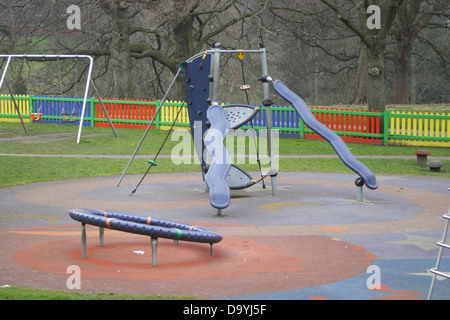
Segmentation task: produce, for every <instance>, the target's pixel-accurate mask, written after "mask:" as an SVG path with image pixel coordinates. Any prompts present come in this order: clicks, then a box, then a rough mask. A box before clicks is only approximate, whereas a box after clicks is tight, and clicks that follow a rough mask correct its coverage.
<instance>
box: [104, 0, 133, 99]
mask: <svg viewBox="0 0 450 320" xmlns="http://www.w3.org/2000/svg"><path fill="white" fill-rule="evenodd" d="M109 12H110V15H111V18H112V22H111V31H112V32H111V33H112V38H111V45H110V53H111V67H112V72H113V95H114V97H116V98H132V97H133V96H134V92H133V91H134V90H133V81H132V60H131V56H130V35H131V26H130V17H129V15H128V10H127V7H126V6H125V5H123V3H121V2H119V1H114V7H113V8H112V10H110V11H109Z"/></svg>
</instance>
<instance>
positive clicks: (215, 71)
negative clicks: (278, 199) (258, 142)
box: [117, 44, 278, 196]
mask: <svg viewBox="0 0 450 320" xmlns="http://www.w3.org/2000/svg"><path fill="white" fill-rule="evenodd" d="M223 53H236V54H237V53H256V54H260V56H261V72H262V76H261V82H262V83H263V95H264V101H270V87H269V82H268V79H270V77H269V76H268V69H267V51H266V48H265V47H264V46H263V45H261V46H260V49H256V50H224V49H220V44H218V45H215V46H214V48H212V49H210V50H207V51H203V52H200V53H198V54H196V55H194V56H192V57H190V58H189V59H187V60H186V61H184V62H183V63H181V64H180V67H179V69H178V71H177V72H176V74H175V76H174V77H173V79H172V82H171V83H170V85H169V87H168V89H167V91H166V93H165V95H164V97H163V98H162V99H161V102H160V105H159V107H158V108H157V110H156V112H155V114H154V116H153V118H152V119H151V121H150V123H149V124H148V126H147V129H146V130H145V132H144V134H143V136H142V138H141V140H140V141H139V143H138V145H137V147H136V149H135V151H134V153H133V155H132V156H131V158H130V160H129V161H128V164H127V166H126V167H125V169H124V171H123V173H122V175H121V177H120V178H119V181H118V183H117V187H119V186H120V184H121V183H122V180H123V178H124V177H125V175H126V174H127V172H128V169H129V168H130V166H131V163H132V162H133V160H134V158H135V157H136V155H137V153H138V151H139V149H140V147H141V146H142V143H143V142H144V140H145V138H146V136H147V134H148V132H149V129H150V128H151V126H152V125H153V123H154V121H155V119H156V117H157V116H158V114H159V112H160V111H161V108H162V106H163V105H164V103H165V102H166V99H167V97H168V94H169V92H170V90H171V89H172V87H173V85H174V84H175V81H176V79H177V78H178V76H179V75H180V73H181V71H182V70H183V69H184V67H185V66H186V65H187V64H189V63H191V62H193V61H195V60H196V59H198V58H200V57H203V58H204V57H206V56H207V55H210V56H211V77H212V82H213V85H212V86H210V96H209V97H210V98H211V99H213V100H218V98H219V81H218V79H219V75H220V72H219V71H220V55H221V54H223ZM270 106H271V105H270V104H267V105H265V107H266V128H267V131H268V139H267V140H268V151H269V160H270V172H269V176H270V178H271V186H272V195H274V196H275V195H276V194H277V187H276V175H277V171H278V169H277V168H276V166H275V155H274V152H273V135H272V112H271V108H270ZM156 158H157V156H156V157H155V159H153V161H156ZM149 168H151V166H150V167H149ZM147 172H148V171H147ZM144 177H145V175H144ZM141 181H142V180H141ZM139 184H140V182H139ZM138 186H139V185H138ZM136 189H137V187H136ZM136 189H135V190H136ZM135 190H133V193H134V192H135Z"/></svg>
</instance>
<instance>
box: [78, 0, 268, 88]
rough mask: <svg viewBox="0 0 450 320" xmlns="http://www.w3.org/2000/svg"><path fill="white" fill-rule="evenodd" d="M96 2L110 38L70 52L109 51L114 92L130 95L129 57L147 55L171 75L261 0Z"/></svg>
mask: <svg viewBox="0 0 450 320" xmlns="http://www.w3.org/2000/svg"><path fill="white" fill-rule="evenodd" d="M98 6H99V8H101V9H102V10H103V12H105V13H106V14H107V16H108V17H109V19H110V30H108V31H107V32H108V33H109V34H110V35H109V41H108V42H107V44H106V43H105V46H104V47H102V48H92V47H87V48H86V47H85V48H76V49H75V50H73V52H78V53H80V52H82V53H87V54H91V55H94V56H108V57H109V59H110V60H109V67H110V68H112V73H113V86H114V90H113V94H114V95H115V96H117V97H131V96H133V84H132V81H131V80H132V75H131V74H130V72H131V70H132V67H131V66H132V61H133V59H144V58H149V59H151V60H152V61H153V63H156V64H159V65H161V66H164V67H165V68H167V69H168V70H170V71H171V72H172V73H173V74H174V73H176V71H177V70H178V68H179V66H180V63H182V62H183V61H184V60H186V59H187V58H189V57H190V56H192V55H193V54H194V53H197V52H199V51H201V50H202V48H204V47H205V46H206V45H207V44H208V43H210V44H211V43H212V42H213V39H214V38H215V37H217V36H218V35H219V34H220V33H221V32H223V31H224V30H226V29H227V28H229V27H231V26H233V25H235V24H236V23H238V22H239V21H242V20H244V19H246V18H248V17H251V16H254V15H256V14H258V13H259V12H260V11H261V10H263V8H264V3H263V2H261V1H254V3H252V1H238V0H233V1H225V0H215V1H200V0H159V1H144V0H140V1H139V0H127V1H125V0H122V1H121V0H105V1H99V2H98ZM102 36H103V37H104V34H103V35H102ZM106 45H108V46H106ZM179 84H180V85H179V86H178V90H177V96H178V97H180V96H182V94H183V92H184V89H183V88H184V87H183V86H182V85H181V84H184V81H183V79H182V78H180V80H179Z"/></svg>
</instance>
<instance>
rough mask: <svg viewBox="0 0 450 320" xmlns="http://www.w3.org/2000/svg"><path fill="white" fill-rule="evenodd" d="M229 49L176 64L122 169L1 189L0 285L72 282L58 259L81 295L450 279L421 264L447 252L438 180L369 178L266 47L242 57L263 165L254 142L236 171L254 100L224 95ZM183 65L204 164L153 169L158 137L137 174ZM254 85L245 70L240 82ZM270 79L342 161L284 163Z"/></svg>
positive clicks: (342, 294)
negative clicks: (256, 64) (280, 73)
mask: <svg viewBox="0 0 450 320" xmlns="http://www.w3.org/2000/svg"><path fill="white" fill-rule="evenodd" d="M236 52H238V53H239V54H240V53H244V51H243V50H238V51H236V50H222V49H220V46H215V47H214V48H213V49H211V50H210V51H206V52H204V53H201V54H198V55H196V56H194V57H192V58H190V59H188V60H187V61H185V62H183V63H182V64H181V65H180V69H179V70H178V72H177V74H176V75H175V77H174V79H173V81H172V84H171V85H170V86H169V89H168V90H167V92H166V94H165V96H164V98H163V99H162V100H161V102H160V104H159V107H158V109H157V110H156V111H155V113H154V116H153V118H152V120H151V121H150V122H149V123H148V127H147V130H145V131H144V134H143V136H142V138H141V140H140V142H139V143H138V145H137V147H136V149H135V151H134V153H133V155H132V156H131V158H130V159H129V162H128V165H127V166H126V167H125V169H124V171H123V173H122V175H121V176H117V175H114V176H107V177H91V178H79V179H65V180H59V181H52V182H36V183H31V184H24V185H19V186H11V187H4V188H1V189H0V200H1V203H2V207H1V210H2V211H1V215H0V218H1V219H2V220H1V228H0V239H1V240H2V241H1V246H2V251H1V261H2V269H3V270H2V273H1V275H0V284H1V285H3V286H4V285H8V286H19V287H28V288H39V289H50V290H68V289H69V290H70V289H71V288H70V283H69V282H68V281H69V280H68V279H72V277H71V273H70V271H68V270H71V268H72V267H73V266H76V267H77V268H79V270H81V274H80V275H79V280H80V281H81V282H80V283H79V288H77V290H80V291H81V292H87V293H90V292H112V293H126V294H155V295H158V294H161V295H177V296H191V297H198V298H205V299H235V300H239V299H253V300H265V299H266V300H297V299H298V300H352V299H358V300H376V299H381V300H390V299H397V300H414V299H417V300H419V299H427V298H433V299H449V298H450V290H448V289H449V286H450V284H449V283H448V281H441V280H445V279H446V278H448V276H447V275H446V274H445V273H444V276H441V275H437V276H436V272H430V271H429V270H430V269H432V268H435V267H436V269H438V271H439V272H445V271H448V270H450V259H449V257H450V253H447V252H443V255H442V259H440V260H439V261H440V264H439V266H438V265H437V263H436V261H437V257H438V255H439V256H440V254H441V253H442V250H441V249H440V248H442V246H438V245H437V244H436V243H437V242H438V241H439V240H441V239H442V241H443V242H445V234H444V235H443V230H446V227H445V228H444V223H445V220H446V219H443V216H444V215H445V214H446V213H447V212H448V205H449V203H448V192H449V189H448V188H449V185H448V178H443V177H439V176H429V177H418V176H406V175H405V176H399V175H390V174H377V175H375V174H374V173H373V172H372V170H371V169H370V168H369V167H368V166H366V165H365V164H364V160H361V159H357V157H356V156H355V155H354V154H353V152H352V150H351V149H350V148H349V147H348V146H347V145H346V143H345V142H344V141H343V139H342V138H341V137H340V136H339V135H338V134H336V133H335V132H334V131H333V130H332V129H330V128H329V127H327V126H325V125H324V124H323V123H321V122H320V121H319V120H318V119H317V118H316V117H315V116H314V115H313V114H312V113H311V111H310V110H309V108H308V106H307V105H306V103H305V102H304V101H303V100H302V99H301V97H300V96H298V95H297V94H296V93H294V92H293V91H291V89H289V88H288V87H287V86H286V85H285V84H284V83H283V82H282V81H280V80H274V79H272V78H271V76H269V75H268V73H267V71H268V70H267V64H266V60H265V54H266V51H265V48H264V47H263V46H262V47H261V48H260V49H257V50H248V51H245V53H246V54H257V55H259V56H260V58H261V69H262V70H261V73H262V75H261V76H260V78H258V81H259V82H260V84H261V86H262V98H261V101H262V105H263V106H264V107H265V110H266V113H265V117H266V126H267V132H268V134H267V151H268V153H267V155H266V156H267V158H268V161H269V162H268V167H267V168H266V169H267V170H264V172H263V170H262V168H261V162H260V155H259V150H258V149H256V158H257V164H258V165H255V166H254V167H253V170H254V171H253V170H252V171H247V170H244V169H242V168H239V167H238V166H237V165H236V164H234V163H233V161H232V157H231V156H230V154H229V152H228V150H227V148H226V147H225V145H224V141H225V138H226V136H227V134H228V133H229V132H230V130H237V129H239V128H240V127H242V126H243V125H245V124H248V123H251V122H252V119H253V118H254V117H255V116H256V115H257V114H258V113H259V108H258V107H254V106H251V105H250V103H249V100H248V96H247V104H245V105H244V104H230V105H226V106H222V105H221V104H220V84H219V83H220V71H221V68H220V58H221V56H222V55H224V54H230V53H232V54H235V53H236ZM20 58H23V57H20ZM25 58H26V57H25ZM91 66H92V65H91ZM183 69H185V71H186V97H187V99H186V103H187V105H188V106H189V107H188V111H189V123H190V134H191V135H192V140H193V141H194V145H195V151H196V155H197V156H198V158H199V159H198V160H199V162H198V164H197V166H198V171H195V172H183V173H181V172H172V173H155V172H153V171H152V170H151V169H152V168H154V167H158V163H159V162H158V160H159V159H158V157H159V156H160V152H161V150H162V149H163V147H164V144H165V143H166V141H167V138H166V139H165V140H164V141H163V142H162V144H161V145H160V146H158V148H157V149H158V151H157V152H156V153H155V154H154V155H152V156H153V158H152V159H150V160H149V161H148V168H147V171H146V172H145V173H144V174H143V175H142V174H139V175H137V174H132V173H130V172H128V170H129V168H130V167H131V165H132V162H133V161H134V160H135V158H136V156H137V154H138V152H139V149H140V148H141V146H142V145H143V142H144V140H145V139H146V137H147V134H149V132H150V131H149V129H150V128H152V126H153V125H154V121H155V119H156V117H157V114H158V113H159V112H160V110H161V108H162V106H163V104H164V102H165V101H166V98H167V95H168V92H169V91H170V89H171V87H172V85H173V84H174V83H175V80H176V78H177V77H178V75H179V74H180V72H181V71H182V70H183ZM5 74H6V71H5V73H4V74H3V78H5ZM90 80H91V79H90V77H89V75H88V77H87V80H86V83H88V84H89V82H91V84H92V85H93V86H94V83H93V82H92V81H90ZM249 87H250V86H247V85H246V84H245V77H244V86H242V90H243V91H245V90H248V88H249ZM272 90H273V92H275V93H276V94H277V95H278V97H279V98H280V99H284V100H286V101H287V102H289V103H290V104H292V106H293V108H294V109H295V112H296V113H297V114H298V115H299V116H300V117H301V119H302V121H303V122H304V125H306V126H307V127H308V128H309V129H310V130H312V131H314V132H315V133H316V134H318V135H319V136H320V137H321V138H322V139H323V140H325V141H326V142H327V143H329V145H331V147H332V149H333V150H334V152H335V157H336V158H338V159H339V160H340V161H341V162H342V163H343V164H344V165H345V166H346V168H347V169H349V170H347V171H345V172H341V173H335V172H314V171H308V170H304V171H289V170H285V171H283V170H280V171H279V167H278V165H277V158H278V157H280V155H279V154H277V152H276V150H275V149H274V137H273V132H272V127H271V125H272V120H271V118H270V117H271V115H272V113H271V112H270V108H271V106H272V105H273V104H274V102H273V101H272V100H271V97H273V95H272ZM87 91H88V87H86V95H85V98H84V103H83V107H82V109H83V110H82V112H81V120H80V125H79V130H78V138H77V144H80V142H81V131H82V128H83V116H84V109H85V107H86V100H87ZM97 95H98V94H97ZM11 96H12V94H11ZM103 109H104V111H105V112H106V108H104V107H103ZM16 110H17V111H18V110H19V108H18V107H17V106H16ZM179 110H181V108H180V109H179ZM178 112H180V111H178ZM177 117H178V115H177V116H176V117H175V118H174V120H173V124H172V125H171V127H170V129H169V130H168V133H167V137H169V135H170V133H171V132H172V130H173V128H174V125H175V123H176V122H177ZM107 118H108V119H109V120H110V121H109V124H110V126H111V128H112V129H113V133H114V134H115V136H116V138H119V135H118V134H117V132H116V131H115V129H114V126H113V123H112V120H111V119H110V118H109V116H107ZM21 121H22V125H23V127H24V129H25V131H27V130H26V127H25V126H24V123H23V120H22V119H21ZM368 125H369V124H368V123H367V124H366V126H368ZM252 126H253V124H252ZM198 137H201V138H200V139H198ZM253 138H254V139H256V137H255V136H253ZM250 140H251V138H250ZM255 145H256V140H255ZM16 156H17V155H16ZM103 156H104V157H108V156H107V155H103ZM194 157H195V156H194ZM294 157H295V155H294ZM258 167H259V171H257V170H258ZM430 168H431V167H430ZM439 170H440V167H439ZM444 217H447V216H444ZM447 221H448V220H447ZM447 226H448V224H447ZM208 245H209V246H208ZM440 250H441V251H440ZM434 271H436V270H434ZM432 281H433V282H432ZM431 283H433V292H432V295H430V293H431V291H430V285H431Z"/></svg>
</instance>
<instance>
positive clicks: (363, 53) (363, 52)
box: [352, 43, 368, 104]
mask: <svg viewBox="0 0 450 320" xmlns="http://www.w3.org/2000/svg"><path fill="white" fill-rule="evenodd" d="M367 78H368V73H367V47H366V45H365V44H364V43H361V49H360V50H359V58H358V70H357V75H356V89H355V96H354V98H353V101H352V104H366V103H367Z"/></svg>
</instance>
